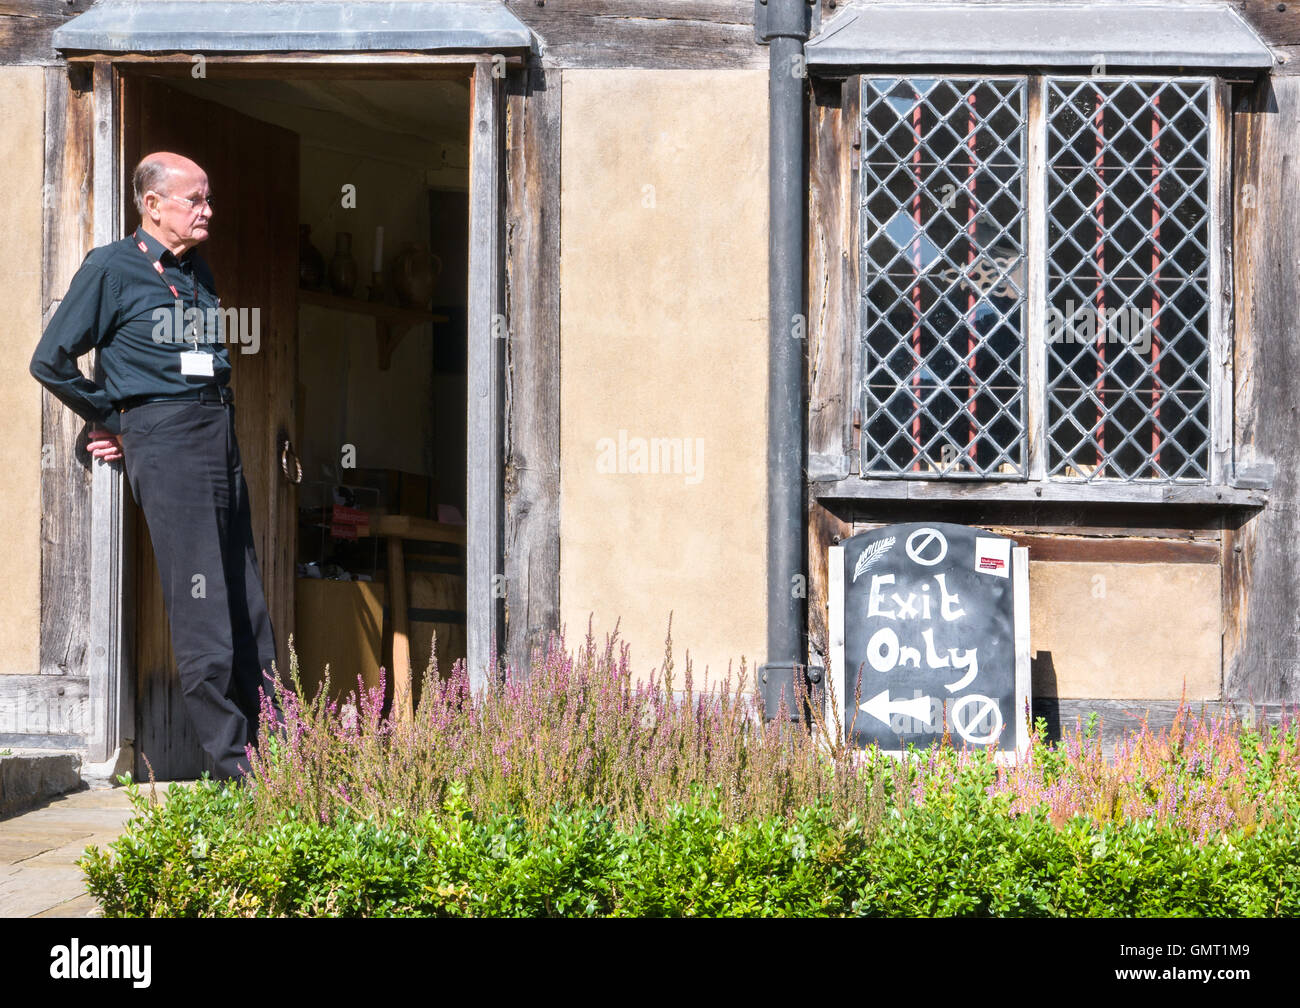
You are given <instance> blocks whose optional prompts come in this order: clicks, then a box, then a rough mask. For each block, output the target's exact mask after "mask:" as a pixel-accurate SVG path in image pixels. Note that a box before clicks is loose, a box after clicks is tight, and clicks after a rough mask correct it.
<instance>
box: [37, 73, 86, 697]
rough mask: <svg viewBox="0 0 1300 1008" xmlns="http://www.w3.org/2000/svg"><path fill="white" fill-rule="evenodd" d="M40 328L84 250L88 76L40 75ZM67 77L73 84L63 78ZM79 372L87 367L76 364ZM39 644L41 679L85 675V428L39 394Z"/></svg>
mask: <svg viewBox="0 0 1300 1008" xmlns="http://www.w3.org/2000/svg"><path fill="white" fill-rule="evenodd" d="M44 73H45V179H44V185H43V193H44V199H43V209H44V224H43V228H42V230H43V232H44V249H43V253H42V270H41V313H42V328H43V327H44V325H46V324H48V323H49V320H50V318H51V317H52V316H53V314H54V312H55V310H56V309H57V308H58V306H59V303H60V300H61V299H62V297H63V295H64V293H65V292H66V291H67V288H68V284H69V283H71V281H72V277H73V274H75V273H76V271H77V267H78V266H79V265H80V264H81V260H82V259H83V258H84V257H85V255H86V253H87V252H88V251H89V250H90V247H91V244H92V239H93V231H92V221H91V208H92V203H91V160H92V157H91V154H92V151H91V142H92V139H93V138H92V132H93V107H92V105H93V102H92V96H91V93H90V75H89V71H87V70H77V71H73V72H72V73H71V74H70V73H69V72H68V71H67V70H65V69H64V68H62V67H49V68H47V69H46V70H45V72H44ZM70 78H71V79H70ZM82 366H83V368H84V369H85V371H86V373H87V374H88V373H89V362H88V361H84V360H83V364H82ZM40 394H41V631H40V633H41V639H40V666H39V667H40V671H41V673H42V674H44V675H67V674H68V673H76V674H82V675H84V674H85V672H86V661H87V653H88V650H89V647H90V630H89V623H88V621H87V620H85V619H81V618H70V617H71V616H73V614H84V613H86V612H87V611H88V610H89V608H90V487H91V473H90V461H89V458H88V457H86V456H85V455H84V449H83V455H82V456H81V457H78V452H77V449H78V443H79V439H80V435H81V432H82V430H83V429H84V427H85V424H84V423H83V422H82V420H81V419H80V418H79V417H78V416H77V415H76V414H75V413H73V412H72V411H71V410H70V409H68V408H67V407H66V406H64V405H63V403H61V402H59V400H58V399H56V398H54V396H52V395H51V394H50V393H49V392H47V391H45V390H43V389H42V390H41V393H40Z"/></svg>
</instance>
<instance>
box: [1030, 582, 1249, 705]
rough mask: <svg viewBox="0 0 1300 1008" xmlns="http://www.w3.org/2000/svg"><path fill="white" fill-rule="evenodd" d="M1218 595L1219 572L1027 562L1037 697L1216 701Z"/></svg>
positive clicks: (1219, 623) (1219, 639)
mask: <svg viewBox="0 0 1300 1008" xmlns="http://www.w3.org/2000/svg"><path fill="white" fill-rule="evenodd" d="M1220 591H1221V580H1220V568H1219V565H1218V564H1191V563H1181V564H1161V563H1152V564H1106V563H1046V562H1043V563H1031V564H1030V565H1029V600H1030V619H1029V623H1030V638H1029V639H1030V647H1031V650H1032V651H1033V652H1034V655H1035V662H1034V666H1035V667H1034V682H1033V690H1034V693H1035V694H1043V695H1053V694H1054V695H1056V696H1059V697H1061V698H1063V699H1066V698H1069V699H1091V698H1097V697H1113V698H1116V699H1138V700H1177V699H1178V698H1179V697H1180V696H1181V695H1182V693H1183V687H1184V683H1185V684H1186V689H1187V699H1188V700H1217V699H1218V698H1219V696H1220V692H1221V671H1220V669H1221V655H1220V652H1221V645H1222V628H1223V618H1222V617H1223V603H1222V598H1221V595H1220ZM1047 655H1050V667H1051V669H1052V670H1053V671H1054V673H1055V675H1054V677H1053V675H1052V674H1051V673H1050V672H1048V671H1047V668H1048V663H1047V660H1046V656H1047Z"/></svg>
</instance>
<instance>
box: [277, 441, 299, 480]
mask: <svg viewBox="0 0 1300 1008" xmlns="http://www.w3.org/2000/svg"><path fill="white" fill-rule="evenodd" d="M290 456H293V472H290V471H289V457H290ZM280 471H281V472H282V473H284V478H285V479H287V480H288V481H289V482H290V483H301V482H302V461H301V460H300V459H299V458H298V455H297V453H296V452H295V451H294V450H293V442H291V441H290V440H289V439H288V438H285V439H284V443H283V444H282V445H281V446H280Z"/></svg>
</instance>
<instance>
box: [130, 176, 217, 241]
mask: <svg viewBox="0 0 1300 1008" xmlns="http://www.w3.org/2000/svg"><path fill="white" fill-rule="evenodd" d="M191 164H192V165H193V163H192V162H191ZM164 188H165V189H166V190H167V191H166V192H165V193H157V194H154V195H149V196H148V197H147V200H148V202H147V204H146V209H147V210H148V211H149V212H150V216H151V217H153V218H154V223H155V225H156V226H157V229H158V231H159V235H158V237H159V238H161V239H162V240H163V242H164V243H165V244H166V245H167V246H168V247H169V248H174V247H175V246H177V245H183V246H184V247H185V250H186V251H188V250H189V249H191V248H193V247H194V246H195V245H197V244H199V242H203V241H207V240H208V228H209V223H210V221H211V220H212V207H211V205H209V204H208V202H207V199H208V197H209V196H211V195H212V193H211V191H210V190H209V189H208V176H207V175H206V174H205V173H204V171H203V170H202V169H201V168H199V166H198V165H193V166H192V167H188V168H180V169H177V170H173V171H172V172H171V173H170V174H169V175H168V176H167V182H166V183H165V184H164Z"/></svg>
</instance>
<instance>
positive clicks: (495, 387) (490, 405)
mask: <svg viewBox="0 0 1300 1008" xmlns="http://www.w3.org/2000/svg"><path fill="white" fill-rule="evenodd" d="M501 84H502V81H501V79H500V78H498V77H496V76H495V75H494V73H493V70H492V68H491V67H490V66H489V65H487V64H479V65H478V66H476V67H475V68H474V75H473V77H472V79H471V88H470V162H469V187H470V191H469V228H470V233H469V303H468V333H469V337H468V339H469V346H468V361H467V382H468V387H469V405H468V428H467V430H468V438H469V441H468V453H469V455H468V458H469V464H468V473H467V474H466V476H467V478H466V501H465V503H466V512H467V514H466V521H467V527H466V546H465V560H466V580H465V590H466V616H467V625H466V651H467V654H466V662H465V665H466V668H467V670H468V676H469V682H470V686H471V688H472V689H475V690H477V689H481V688H482V687H484V686H486V685H487V684H488V683H489V681H491V680H492V679H494V678H495V675H496V669H495V668H494V667H491V657H492V655H493V654H494V653H495V652H496V649H497V647H498V646H499V645H500V644H501V643H502V634H501V630H502V618H501V617H502V614H503V611H504V607H503V604H502V597H503V595H504V593H503V592H502V591H501V587H502V579H503V578H504V572H503V571H502V569H501V560H502V552H501V535H502V528H501V517H502V496H501V491H502V488H501V474H502V470H503V467H504V459H503V457H502V455H503V436H502V418H503V412H504V402H503V400H504V362H505V348H504V344H505V340H504V338H502V337H504V335H505V317H504V314H503V310H504V304H503V298H502V275H501V274H502V271H501V267H500V263H501V243H502V235H501V206H502V194H501V189H502V171H501V158H502V149H503V146H504V140H503V136H502V133H503V130H504V121H503V120H504V114H503V109H502V104H503V103H502V87H501Z"/></svg>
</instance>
